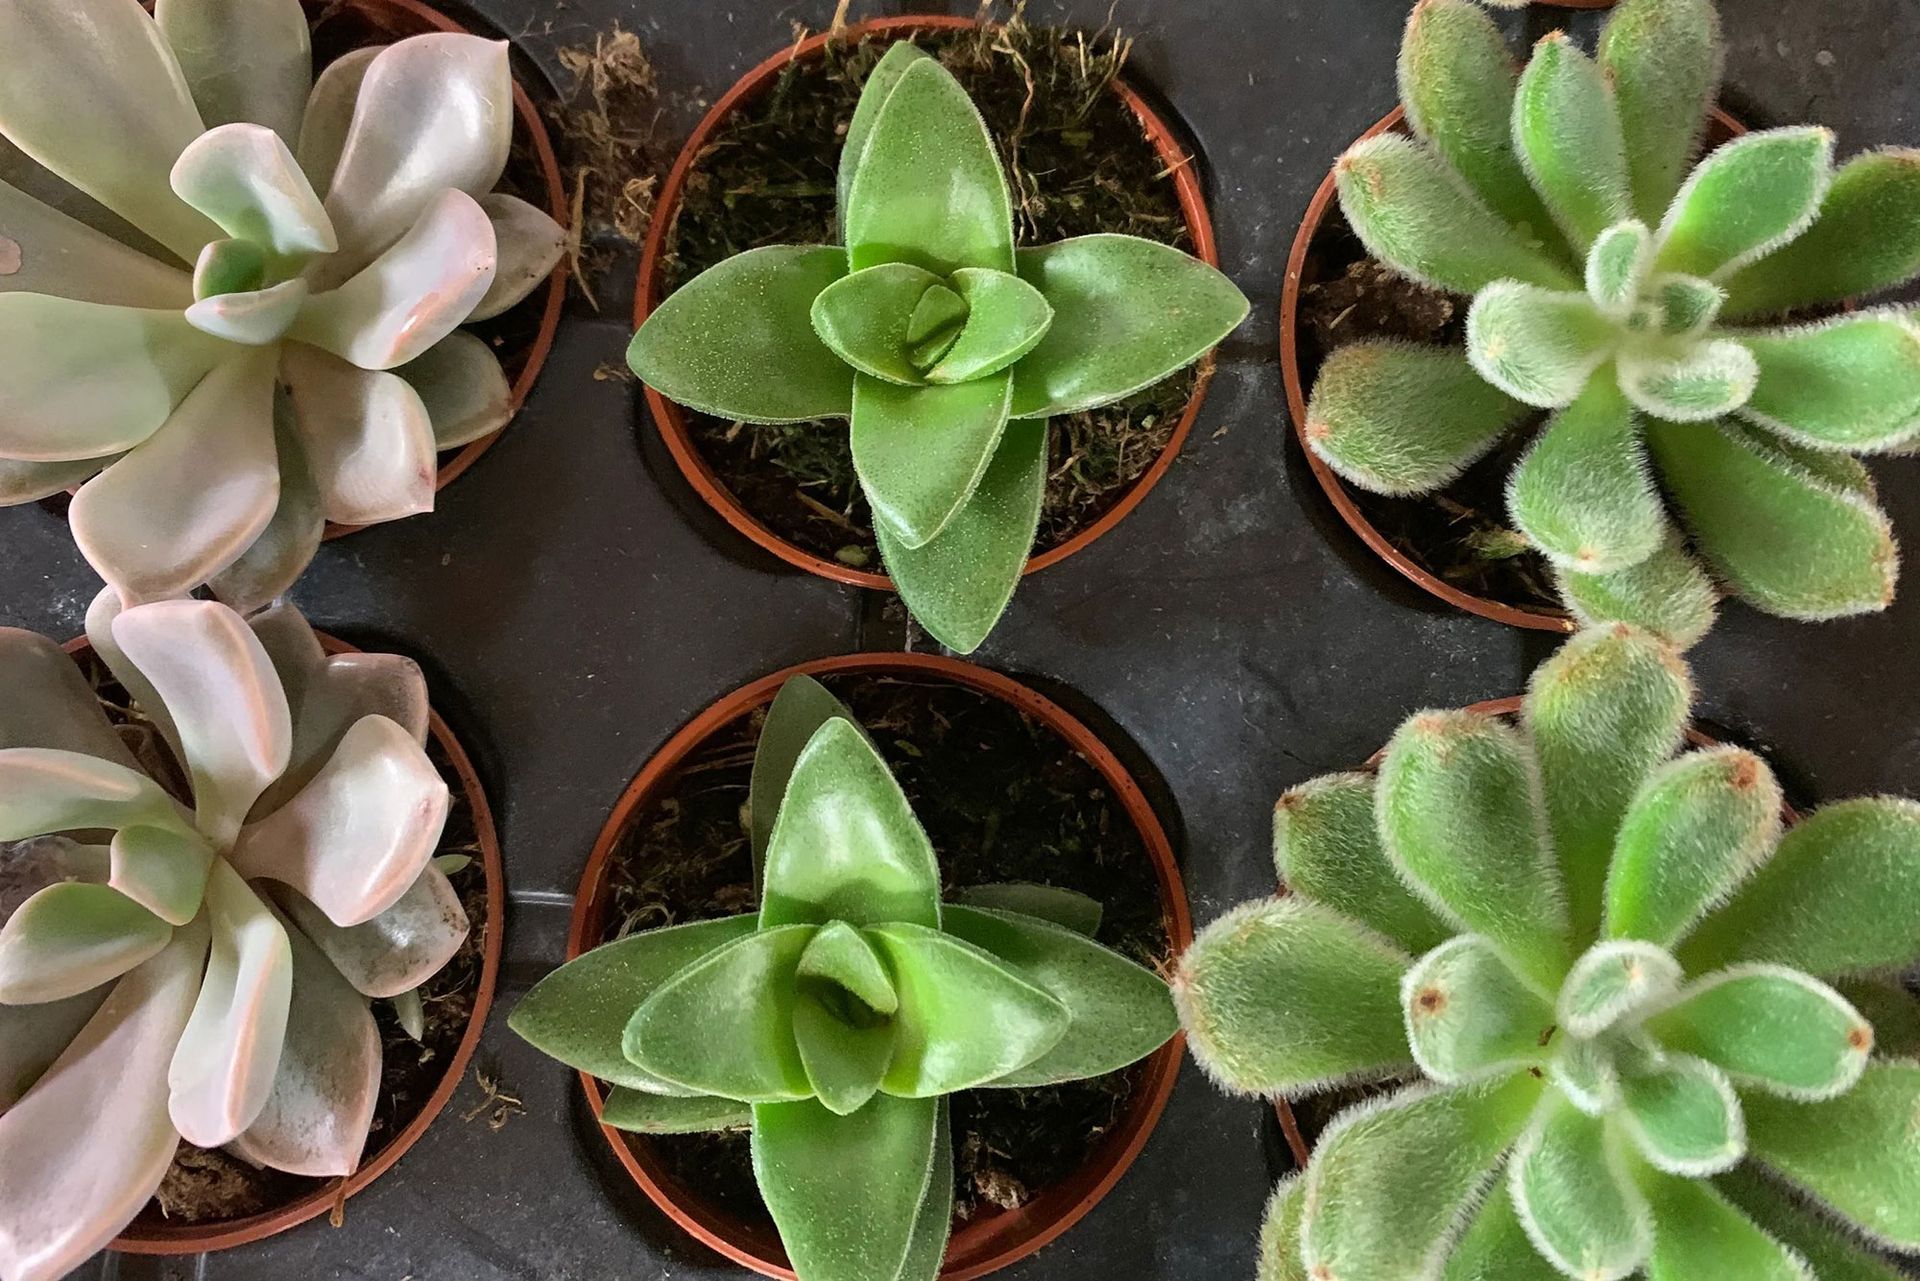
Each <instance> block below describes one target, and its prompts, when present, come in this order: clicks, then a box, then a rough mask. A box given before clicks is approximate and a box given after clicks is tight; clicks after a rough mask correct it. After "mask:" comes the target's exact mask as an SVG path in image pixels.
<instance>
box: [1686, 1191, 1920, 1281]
mask: <svg viewBox="0 0 1920 1281" xmlns="http://www.w3.org/2000/svg"><path fill="white" fill-rule="evenodd" d="M1714 1191H1716V1192H1718V1193H1719V1194H1720V1195H1721V1196H1723V1197H1725V1198H1726V1199H1727V1200H1729V1201H1731V1202H1732V1203H1733V1204H1735V1205H1737V1206H1739V1207H1740V1209H1741V1210H1743V1211H1744V1212H1745V1213H1746V1214H1747V1215H1748V1216H1749V1217H1750V1218H1752V1219H1753V1220H1754V1221H1755V1222H1756V1223H1764V1224H1766V1225H1767V1231H1768V1232H1770V1233H1771V1234H1772V1235H1773V1236H1775V1237H1777V1238H1778V1239H1779V1240H1781V1241H1782V1242H1784V1243H1786V1244H1787V1245H1788V1246H1790V1247H1792V1248H1793V1249H1794V1250H1795V1251H1797V1252H1798V1253H1799V1254H1800V1256H1801V1257H1802V1258H1803V1259H1805V1260H1806V1261H1807V1263H1808V1265H1809V1266H1810V1267H1812V1269H1813V1275H1814V1276H1815V1277H1817V1278H1818V1279H1819V1281H1906V1276H1907V1274H1906V1273H1904V1272H1902V1271H1901V1270H1899V1269H1898V1268H1897V1267H1896V1266H1895V1265H1894V1264H1893V1263H1892V1262H1890V1261H1888V1260H1886V1259H1884V1258H1881V1257H1880V1256H1878V1255H1876V1254H1873V1253H1870V1252H1869V1251H1868V1250H1867V1248H1866V1247H1865V1246H1864V1245H1863V1244H1862V1243H1861V1242H1860V1240H1859V1238H1857V1237H1856V1236H1854V1235H1853V1234H1852V1233H1851V1232H1848V1231H1847V1230H1846V1229H1844V1228H1842V1227H1841V1226H1840V1225H1839V1224H1836V1223H1833V1222H1831V1221H1830V1220H1829V1218H1828V1217H1827V1216H1825V1215H1819V1214H1815V1213H1812V1212H1810V1211H1809V1210H1808V1208H1807V1207H1806V1206H1805V1205H1803V1204H1802V1203H1801V1202H1800V1201H1799V1199H1798V1198H1796V1197H1795V1196H1793V1195H1792V1194H1791V1193H1789V1192H1788V1191H1787V1190H1786V1189H1784V1188H1782V1187H1780V1186H1779V1185H1777V1184H1776V1183H1774V1182H1773V1181H1772V1180H1770V1179H1767V1178H1765V1177H1763V1176H1762V1175H1760V1174H1758V1173H1756V1172H1755V1171H1754V1168H1753V1167H1752V1166H1751V1165H1749V1166H1746V1167H1744V1168H1742V1169H1738V1170H1734V1171H1733V1172H1732V1173H1730V1174H1723V1175H1721V1176H1720V1177H1719V1178H1718V1179H1716V1180H1714ZM1656 1202H1657V1198H1656ZM1660 1281H1680V1278H1678V1277H1663V1278H1661V1279H1660ZM1769 1281H1771V1279H1769Z"/></svg>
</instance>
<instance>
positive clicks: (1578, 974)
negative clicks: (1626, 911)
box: [1559, 939, 1681, 1037]
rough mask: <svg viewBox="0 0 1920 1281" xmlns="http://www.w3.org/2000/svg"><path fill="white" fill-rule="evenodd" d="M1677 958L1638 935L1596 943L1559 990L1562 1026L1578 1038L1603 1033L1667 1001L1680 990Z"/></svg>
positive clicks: (1679, 972)
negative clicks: (1642, 939) (1675, 959)
mask: <svg viewBox="0 0 1920 1281" xmlns="http://www.w3.org/2000/svg"><path fill="white" fill-rule="evenodd" d="M1680 980H1681V970H1680V966H1679V965H1678V963H1676V962H1675V961H1674V959H1673V957H1671V956H1669V955H1668V954H1667V953H1666V952H1664V951H1662V950H1661V949H1659V948H1658V947H1655V946H1654V945H1653V944H1651V943H1643V942H1640V941H1639V940H1638V939H1610V940H1608V941H1606V942H1604V943H1596V944H1594V945H1593V946H1592V947H1591V948H1588V949H1587V951H1586V953H1585V954H1584V955H1582V956H1581V958H1580V960H1579V961H1578V962H1577V963H1576V964H1575V965H1574V967H1573V970H1572V972H1571V973H1569V974H1568V975H1567V981H1566V984H1565V985H1564V986H1563V987H1562V988H1561V989H1560V1002H1559V1014H1560V1023H1561V1026H1563V1027H1564V1028H1566V1030H1567V1032H1568V1033H1569V1034H1570V1035H1573V1036H1582V1037H1586V1036H1599V1035H1600V1034H1601V1033H1602V1032H1605V1031H1606V1030H1607V1029H1609V1028H1611V1027H1613V1026H1614V1025H1615V1024H1617V1023H1619V1022H1620V1020H1622V1019H1624V1018H1627V1017H1629V1016H1630V1015H1633V1014H1636V1013H1639V1012H1641V1011H1644V1010H1646V1009H1648V1008H1650V1007H1652V1006H1654V1005H1656V1004H1663V1003H1665V1001H1666V1000H1667V998H1668V997H1670V996H1672V995H1673V993H1675V992H1677V991H1679V989H1680Z"/></svg>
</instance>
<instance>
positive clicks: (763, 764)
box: [747, 676, 857, 879]
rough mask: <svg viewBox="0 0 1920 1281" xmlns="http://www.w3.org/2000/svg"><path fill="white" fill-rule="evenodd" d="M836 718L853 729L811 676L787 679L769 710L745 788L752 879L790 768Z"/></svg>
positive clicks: (842, 706) (835, 701) (838, 704)
mask: <svg viewBox="0 0 1920 1281" xmlns="http://www.w3.org/2000/svg"><path fill="white" fill-rule="evenodd" d="M836 717H838V718H839V719H841V720H844V721H846V722H848V723H849V724H856V725H857V722H855V721H854V719H853V713H852V712H850V711H848V710H847V708H846V705H845V704H844V703H842V702H841V701H840V700H839V699H837V698H835V697H834V696H833V695H832V694H831V693H829V692H828V690H827V687H826V686H825V685H822V684H821V683H820V682H819V681H817V680H815V679H813V677H811V676H794V677H791V678H790V679H788V680H787V681H786V683H785V684H783V685H781V686H780V692H779V693H778V694H775V695H774V697H773V702H772V704H771V705H769V706H768V708H767V718H766V721H765V722H764V723H763V724H762V725H761V727H760V740H759V742H758V743H757V744H755V746H754V750H753V776H752V779H751V780H750V781H749V783H748V787H747V809H748V814H749V823H748V827H749V831H750V835H751V837H752V840H753V855H754V874H755V877H756V879H757V878H758V876H759V873H760V870H761V866H762V865H763V864H764V863H765V861H766V856H767V842H768V841H770V840H771V839H772V838H773V824H774V820H775V819H776V818H777V817H778V816H779V813H780V802H781V800H782V799H783V798H784V797H785V796H786V794H787V782H788V780H790V779H791V778H792V777H793V767H794V765H795V764H797V763H798V762H799V760H800V753H801V752H803V751H805V750H806V746H807V744H808V743H809V742H811V741H812V740H813V735H814V732H815V731H817V730H818V729H819V728H820V727H821V726H822V725H824V724H826V723H827V722H828V721H830V720H833V719H834V718H836Z"/></svg>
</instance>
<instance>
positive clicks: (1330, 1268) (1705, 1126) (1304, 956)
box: [1174, 624, 1920, 1281]
mask: <svg viewBox="0 0 1920 1281" xmlns="http://www.w3.org/2000/svg"><path fill="white" fill-rule="evenodd" d="M1690 696H1691V691H1690V688H1689V684H1688V679H1687V674H1686V671H1685V669H1684V668H1683V667H1682V666H1681V665H1680V663H1679V661H1678V659H1677V657H1676V655H1675V653H1674V651H1673V650H1672V649H1671V648H1670V647H1669V646H1667V645H1666V643H1665V642H1663V641H1660V640H1658V639H1657V638H1654V637H1653V636H1651V635H1650V634H1648V633H1646V632H1643V631H1640V630H1638V629H1634V628H1631V627H1628V626H1626V625H1624V624H1615V625H1612V626H1609V627H1603V628H1595V629H1591V630H1589V631H1586V632H1583V633H1581V634H1580V635H1578V636H1576V637H1575V638H1574V639H1572V640H1571V641H1569V642H1568V643H1567V645H1566V646H1565V648H1563V649H1562V650H1561V651H1560V652H1559V653H1558V654H1557V655H1555V657H1553V658H1552V659H1551V660H1549V661H1548V662H1547V663H1546V664H1545V665H1544V666H1543V667H1542V668H1541V669H1540V671H1539V672H1538V674H1537V675H1536V676H1535V678H1534V681H1533V683H1532V686H1531V688H1530V690H1529V692H1528V694H1527V698H1526V700H1525V704H1524V708H1523V710H1522V712H1521V714H1520V716H1519V718H1518V723H1517V724H1516V723H1510V722H1508V721H1507V720H1504V719H1502V718H1500V717H1498V716H1494V715H1488V714H1482V713H1480V712H1475V711H1444V712H1437V711H1429V712H1421V713H1418V714H1417V715H1415V716H1413V717H1412V718H1411V719H1409V720H1408V721H1407V722H1406V724H1405V725H1403V726H1402V727H1401V729H1400V731H1399V733H1398V734H1396V735H1395V736H1394V738H1393V741H1392V743H1391V745H1390V746H1389V747H1388V748H1387V750H1386V753H1385V755H1384V757H1383V759H1382V761H1381V763H1380V766H1379V769H1378V772H1377V774H1373V773H1353V774H1335V775H1330V776H1327V777H1324V778H1319V779H1315V780H1313V781H1312V782H1309V783H1307V784H1305V785H1304V786H1302V787H1300V788H1298V789H1296V790H1294V791H1292V792H1289V793H1288V794H1287V795H1286V796H1284V797H1282V798H1281V801H1280V804H1279V806H1278V808H1277V810H1276V813H1275V824H1274V852H1275V857H1276V861H1277V863H1278V866H1279V870H1280V873H1281V876H1282V877H1283V879H1284V882H1285V884H1286V887H1287V889H1288V891H1289V892H1288V893H1286V894H1285V895H1284V896H1282V897H1280V898H1277V899H1273V900H1269V901H1266V902H1260V903H1253V904H1249V905H1247V906H1245V907H1242V908H1240V909H1238V910H1236V911H1234V912H1231V913H1229V914H1228V915H1227V916H1225V917H1223V918H1222V919H1221V920H1219V921H1217V922H1215V923H1214V924H1213V925H1211V926H1210V927H1208V929H1207V930H1205V931H1204V932H1203V933H1202V935H1201V937H1200V938H1199V939H1198V940H1197V941H1196V942H1195V944H1194V945H1193V947H1192V948H1191V949H1190V950H1189V952H1188V953H1187V955H1186V956H1185V957H1184V958H1183V959H1182V963H1181V966H1180V970H1179V973H1178V975H1177V977H1176V979H1175V983H1174V993H1175V999H1176V1001H1177V1002H1178V1004H1179V1007H1180V1011H1181V1018H1182V1023H1183V1024H1184V1026H1185V1027H1186V1029H1187V1031H1188V1034H1189V1037H1190V1042H1191V1044H1192V1046H1193V1050H1194V1053H1195V1055H1196V1056H1197V1057H1198V1059H1199V1060H1200V1062H1201V1064H1202V1065H1203V1066H1204V1067H1205V1068H1206V1069H1207V1071H1208V1072H1209V1073H1210V1074H1211V1075H1212V1076H1213V1077H1214V1079H1215V1080H1216V1081H1218V1082H1219V1083H1220V1084H1221V1085H1222V1086H1224V1087H1225V1088H1227V1089H1229V1090H1231V1091H1235V1092H1241V1093H1248V1094H1256V1095H1262V1096H1265V1095H1285V1096H1289V1097H1299V1096H1303V1095H1308V1094H1311V1093H1315V1092H1318V1091H1322V1090H1326V1089H1329V1088H1334V1087H1338V1086H1346V1085H1355V1084H1369V1083H1373V1084H1377V1086H1378V1096H1377V1097H1376V1098H1374V1099H1373V1100H1372V1101H1369V1102H1364V1103H1361V1104H1359V1105H1358V1106H1355V1107H1353V1108H1351V1109H1350V1110H1348V1111H1346V1112H1345V1113H1344V1114H1343V1115H1341V1116H1340V1117H1338V1118H1337V1119H1336V1120H1335V1121H1334V1122H1333V1123H1332V1124H1331V1125H1330V1126H1329V1127H1328V1128H1327V1130H1326V1131H1325V1133H1324V1134H1323V1135H1322V1136H1321V1138H1320V1141H1319V1144H1318V1146H1317V1148H1316V1150H1315V1152H1314V1154H1313V1158H1312V1160H1311V1161H1310V1162H1309V1164H1308V1166H1307V1168H1306V1170H1305V1171H1304V1172H1303V1173H1301V1174H1299V1175H1297V1176H1295V1177H1294V1178H1292V1179H1290V1180H1289V1181H1288V1182H1287V1183H1285V1184H1284V1185H1282V1187H1281V1188H1280V1190H1279V1192H1278V1193H1277V1195H1276V1197H1275V1199H1274V1204H1273V1207H1272V1214H1271V1217H1270V1221H1269V1223H1268V1225H1267V1230H1266V1234H1265V1238H1264V1242H1263V1246H1262V1254H1263V1262H1262V1272H1261V1276H1262V1277H1263V1278H1264V1279H1265V1281H1306V1279H1309V1278H1310V1279H1311V1281H1427V1279H1431V1278H1444V1281H1494V1279H1501V1281H1504V1279H1507V1278H1528V1279H1535V1278H1540V1279H1544V1278H1548V1277H1554V1276H1565V1277H1571V1278H1575V1279H1576V1281H1616V1279H1618V1278H1624V1277H1628V1276H1631V1275H1634V1274H1636V1273H1639V1272H1641V1271H1642V1270H1644V1272H1645V1275H1646V1276H1647V1277H1648V1278H1649V1279H1650V1281H1808V1279H1809V1278H1811V1277H1813V1276H1815V1275H1816V1272H1815V1271H1813V1270H1810V1269H1809V1268H1808V1266H1807V1262H1806V1260H1807V1259H1809V1258H1814V1259H1819V1260H1821V1262H1820V1263H1819V1264H1818V1271H1817V1275H1818V1276H1819V1277H1821V1278H1826V1279H1827V1281H1839V1279H1840V1278H1846V1279H1848V1281H1856V1279H1858V1281H1867V1279H1869V1278H1871V1279H1874V1281H1893V1278H1895V1277H1897V1276H1898V1273H1896V1272H1894V1271H1893V1270H1891V1269H1890V1268H1889V1267H1887V1266H1886V1265H1885V1264H1883V1263H1882V1262H1881V1261H1880V1260H1879V1259H1878V1258H1876V1256H1875V1254H1874V1251H1873V1248H1872V1247H1873V1246H1874V1245H1878V1246H1883V1247H1889V1248H1892V1249H1895V1250H1905V1251H1914V1250H1920V1144H1916V1142H1915V1139H1914V1126H1915V1118H1916V1117H1920V1064H1916V1063H1915V1062H1914V1061H1913V1060H1912V1059H1911V1058H1910V1057H1904V1056H1910V1055H1912V1054H1913V1053H1914V1052H1915V1050H1916V1049H1920V1041H1917V1040H1916V1039H1915V1036H1914V1029H1915V1027H1916V1024H1917V1016H1920V1005H1916V1001H1915V998H1914V997H1913V996H1912V995H1911V994H1910V992H1909V991H1908V990H1907V989H1906V988H1905V987H1904V986H1902V984H1901V982H1900V981H1899V979H1898V978H1897V977H1892V976H1897V975H1898V974H1899V973H1900V971H1901V970H1902V969H1903V968H1904V967H1908V966H1910V965H1911V964H1912V963H1913V961H1914V960H1915V958H1916V957H1920V805H1915V804H1914V803H1912V802H1910V801H1905V800H1895V799H1887V798H1878V799H1862V800H1852V801H1843V802H1840V803H1837V804H1833V805H1828V806H1826V807H1824V808H1822V809H1820V810H1818V811H1816V812H1814V813H1813V814H1811V815H1808V816H1807V817H1806V818H1804V819H1803V820H1801V821H1799V822H1798V823H1796V824H1794V825H1793V826H1791V827H1790V828H1788V829H1787V830H1786V831H1785V832H1784V834H1783V833H1782V830H1781V827H1782V824H1781V795H1780V789H1779V787H1778V785H1777V784H1776V783H1775V781H1774V778H1773V775H1772V774H1771V772H1770V771H1769V770H1768V768H1767V766H1766V764H1765V762H1763V761H1762V760H1761V759H1760V758H1759V757H1757V756H1755V755H1753V754H1752V753H1750V752H1747V751H1744V750H1741V749H1739V748H1732V747H1705V748H1699V749H1695V750H1689V751H1686V752H1683V753H1681V754H1679V755H1675V754H1674V753H1675V749H1676V748H1677V747H1678V746H1679V745H1680V743H1681V741H1682V732H1683V729H1684V727H1685V725H1686V721H1687V714H1688V705H1689V702H1690ZM1870 1020H1871V1021H1870ZM1875 1023H1879V1024H1882V1025H1883V1027H1884V1030H1885V1035H1884V1036H1883V1037H1881V1038H1880V1039H1879V1041H1878V1042H1876V1036H1875ZM1788 1188H1790V1189H1792V1190H1793V1195H1791V1196H1789V1195H1787V1194H1786V1192H1785V1191H1783V1189H1788ZM1802 1201H1811V1202H1813V1203H1815V1204H1817V1205H1818V1206H1820V1207H1821V1210H1822V1214H1821V1217H1820V1219H1819V1220H1815V1219H1811V1218H1809V1216H1808V1214H1807V1212H1806V1210H1805V1208H1804V1207H1803V1205H1802V1204H1800V1202H1802ZM1828 1218H1832V1219H1835V1220H1838V1221H1844V1222H1845V1223H1846V1224H1848V1225H1850V1227H1849V1230H1848V1232H1844V1233H1843V1232H1840V1231H1836V1230H1834V1229H1832V1228H1831V1227H1829V1226H1827V1225H1826V1223H1825V1222H1824V1221H1825V1220H1826V1219H1828Z"/></svg>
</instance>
